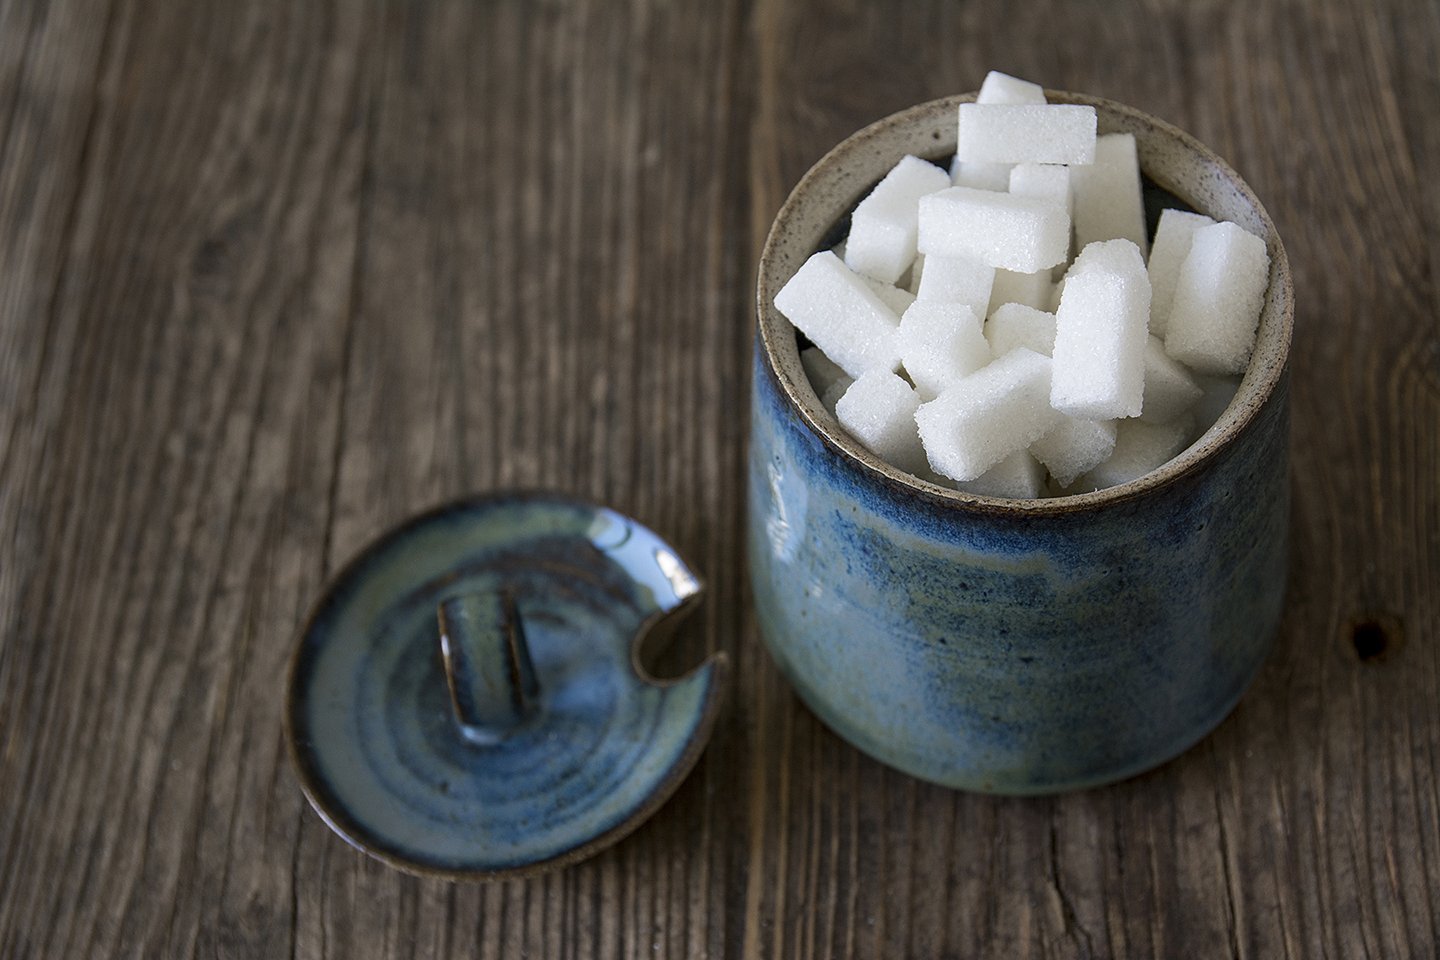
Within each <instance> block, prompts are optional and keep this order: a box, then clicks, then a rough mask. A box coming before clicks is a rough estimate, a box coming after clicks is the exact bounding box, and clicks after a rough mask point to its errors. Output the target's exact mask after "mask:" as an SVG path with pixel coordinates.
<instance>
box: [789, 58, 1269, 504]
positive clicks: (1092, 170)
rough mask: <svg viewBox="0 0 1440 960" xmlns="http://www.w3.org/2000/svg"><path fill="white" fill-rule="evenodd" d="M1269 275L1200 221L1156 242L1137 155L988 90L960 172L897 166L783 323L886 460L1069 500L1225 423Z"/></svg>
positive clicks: (1006, 82)
mask: <svg viewBox="0 0 1440 960" xmlns="http://www.w3.org/2000/svg"><path fill="white" fill-rule="evenodd" d="M1072 254H1073V256H1072ZM1269 267H1270V258H1269V254H1268V252H1267V250H1266V245H1265V241H1264V240H1262V239H1261V238H1259V237H1256V236H1254V235H1252V234H1250V233H1247V232H1246V231H1245V230H1243V229H1242V228H1240V227H1239V226H1237V225H1236V224H1234V223H1228V222H1220V223H1217V222H1216V221H1214V220H1212V219H1210V218H1209V217H1206V216H1202V215H1200V214H1197V213H1188V212H1184V211H1181V210H1173V209H1167V210H1165V211H1163V212H1162V214H1161V216H1160V220H1159V224H1158V226H1157V228H1156V231H1155V235H1154V237H1153V242H1152V238H1151V237H1150V236H1149V235H1148V234H1147V230H1146V222H1145V213H1144V205H1143V202H1142V194H1141V179H1140V167H1139V162H1138V159H1137V156H1136V149H1135V138H1134V137H1133V136H1132V135H1131V134H1128V133H1111V134H1103V135H1097V132H1096V114H1095V109H1094V108H1093V107H1088V106H1078V105H1073V104H1051V103H1047V102H1046V99H1045V92H1044V90H1043V89H1042V88H1041V87H1039V86H1038V85H1036V84H1033V83H1029V82H1027V81H1024V80H1019V79H1016V78H1014V77H1010V76H1006V75H1005V74H1002V73H996V72H992V73H990V75H989V76H987V77H986V78H985V83H984V85H983V86H982V87H981V89H980V94H979V96H978V98H977V99H976V101H975V102H974V103H965V104H961V106H960V110H959V129H958V142H957V147H956V151H955V156H954V160H953V161H952V162H951V164H950V168H949V170H948V171H946V170H944V169H941V168H940V167H939V166H937V165H935V164H933V163H930V162H928V161H926V160H923V159H920V158H918V157H912V156H907V157H904V158H903V159H901V161H900V162H899V163H897V164H896V165H895V167H894V168H893V169H892V170H891V171H890V172H889V173H888V174H887V175H886V176H885V177H884V179H882V180H881V181H880V183H879V184H877V185H876V186H875V188H874V189H873V190H872V191H871V192H870V193H869V194H868V195H867V196H866V197H865V198H864V199H863V200H861V201H860V203H859V205H858V206H857V207H856V208H855V210H854V213H853V214H852V216H851V221H850V232H849V234H848V236H847V237H846V239H845V240H844V241H843V242H842V243H841V244H840V245H839V246H838V247H836V248H835V249H834V250H824V251H821V252H819V253H816V254H815V255H814V256H812V257H810V259H809V260H807V261H806V262H805V263H804V264H803V265H802V266H801V267H800V269H799V270H797V271H796V273H795V275H794V276H793V277H791V278H790V280H789V282H788V283H786V284H785V286H784V287H783V288H782V289H781V290H780V292H779V293H778V294H777V295H776V297H775V307H776V309H777V310H779V311H780V313H781V314H783V315H784V316H785V317H786V318H787V319H789V320H790V322H791V323H793V324H794V325H795V327H796V328H797V329H798V330H799V331H800V332H801V333H802V334H804V336H805V337H806V338H808V339H809V341H810V343H811V344H813V346H810V347H808V348H806V349H805V350H803V351H802V353H801V361H802V362H803V365H804V368H805V372H806V375H807V376H808V377H809V379H810V383H811V385H812V386H813V387H814V390H815V393H816V395H817V396H818V397H819V398H820V399H821V402H822V403H823V404H824V406H825V407H826V408H827V409H828V410H830V411H831V412H832V413H833V414H834V415H835V417H836V419H838V420H839V421H840V424H841V425H842V426H843V427H844V428H845V430H846V431H847V432H849V433H850V434H851V435H852V436H853V437H854V438H855V439H856V440H857V441H858V442H859V443H861V444H862V445H863V446H865V447H866V448H867V449H868V450H870V451H871V452H872V453H874V454H875V455H876V456H878V457H880V458H881V459H883V460H885V461H886V462H888V463H890V464H891V465H892V466H895V467H897V468H899V469H901V470H904V471H907V472H909V473H912V474H914V475H915V476H917V477H920V478H922V479H925V480H928V481H930V482H932V483H939V484H943V485H948V486H952V487H955V488H957V489H960V490H963V491H966V492H969V493H974V494H980V495H985V496H997V497H1011V498H1034V497H1041V496H1054V495H1061V496H1063V495H1068V494H1073V493H1080V492H1086V491H1090V490H1097V489H1100V488H1102V487H1108V486H1114V485H1116V484H1121V483H1126V482H1128V481H1130V480H1134V479H1136V478H1138V477H1141V476H1143V475H1144V474H1146V473H1149V472H1150V471H1152V470H1154V469H1155V468H1157V467H1159V466H1161V465H1162V464H1164V463H1166V462H1167V461H1169V460H1170V459H1172V458H1173V457H1175V456H1176V455H1178V454H1179V453H1180V452H1182V451H1183V450H1184V449H1185V448H1186V447H1187V446H1188V445H1189V444H1190V443H1192V442H1193V441H1194V440H1195V439H1196V438H1197V437H1198V436H1200V435H1201V434H1203V433H1204V432H1205V431H1206V430H1207V429H1208V428H1209V427H1210V426H1211V425H1212V424H1213V423H1214V422H1215V420H1216V419H1218V417H1219V416H1220V415H1221V414H1222V413H1223V412H1224V410H1225V408H1226V407H1227V406H1228V404H1229V402H1230V399H1231V398H1232V397H1233V395H1234V393H1235V391H1236V388H1237V387H1238V385H1239V376H1240V374H1242V373H1243V372H1244V370H1245V368H1246V366H1247V364H1248V363H1249V360H1250V353H1251V351H1252V349H1253V347H1254V342H1255V336H1256V329H1257V326H1258V323H1259V317H1260V310H1261V305H1262V301H1263V299H1264V295H1265V288H1266V285H1267V283H1268V280H1269Z"/></svg>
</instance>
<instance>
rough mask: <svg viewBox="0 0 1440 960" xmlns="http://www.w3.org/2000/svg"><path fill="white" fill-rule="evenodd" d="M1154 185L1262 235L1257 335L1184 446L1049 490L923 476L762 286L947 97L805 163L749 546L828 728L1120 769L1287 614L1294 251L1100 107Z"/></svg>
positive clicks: (918, 150)
mask: <svg viewBox="0 0 1440 960" xmlns="http://www.w3.org/2000/svg"><path fill="white" fill-rule="evenodd" d="M1048 95H1049V97H1050V100H1051V102H1067V103H1082V104H1090V105H1093V106H1094V107H1095V108H1096V110H1097V111H1098V115H1099V129H1100V132H1101V133H1109V132H1129V133H1133V134H1134V135H1135V137H1136V143H1137V150H1138V154H1139V159H1140V164H1141V168H1142V170H1143V171H1144V173H1145V175H1146V177H1147V179H1148V180H1149V181H1151V183H1152V184H1153V185H1155V186H1157V187H1158V188H1160V189H1163V190H1165V191H1168V193H1169V194H1171V195H1172V196H1173V197H1175V198H1178V199H1179V200H1180V201H1181V202H1183V203H1184V204H1187V205H1189V206H1190V207H1192V208H1193V209H1195V210H1198V211H1200V212H1202V213H1206V214H1208V215H1210V216H1212V217H1215V218H1217V219H1225V220H1233V221H1235V222H1237V223H1239V224H1240V225H1241V226H1242V227H1244V228H1246V229H1247V230H1250V231H1251V232H1253V233H1255V234H1257V235H1259V236H1262V237H1264V238H1266V240H1267V243H1268V246H1269V252H1270V257H1271V275H1270V284H1269V289H1268V290H1267V292H1266V296H1265V303H1264V308H1263V313H1262V316H1261V321H1260V329H1259V335H1258V341H1257V346H1256V349H1255V353H1254V357H1253V359H1252V361H1251V364H1250V367H1249V369H1248V370H1247V371H1246V374H1245V376H1244V379H1243V380H1242V382H1241V385H1240V388H1239V390H1238V392H1237V393H1236V395H1235V398H1234V400H1233V401H1232V402H1231V403H1230V406H1229V407H1228V409H1227V410H1226V411H1225V413H1224V414H1223V415H1221V417H1220V419H1219V421H1218V422H1216V423H1215V424H1214V426H1212V427H1210V428H1209V430H1207V431H1206V432H1205V433H1204V434H1203V435H1202V436H1201V437H1200V438H1199V439H1198V440H1196V441H1195V443H1194V444H1193V445H1192V446H1191V447H1190V448H1189V449H1187V450H1186V451H1185V452H1184V453H1182V454H1181V455H1180V456H1178V457H1177V458H1175V459H1174V460H1172V461H1171V462H1169V463H1168V464H1166V465H1165V466H1163V467H1161V468H1160V469H1158V470H1156V471H1154V472H1152V473H1150V474H1148V475H1147V476H1145V477H1142V478H1140V479H1138V480H1134V481H1131V482H1129V483H1126V484H1123V485H1121V486H1117V487H1111V488H1108V489H1105V490H1101V491H1097V492H1093V493H1086V494H1082V495H1078V496H1068V497H1059V498H1052V499H1045V500H1005V499H998V498H992V497H982V496H976V495H971V494H966V493H961V492H959V491H956V490H953V489H949V488H946V487H941V486H937V485H934V484H932V483H928V482H926V481H924V480H920V479H917V478H915V477H913V476H910V475H909V474H907V473H904V472H902V471H899V470H897V469H895V468H893V467H891V466H889V465H888V464H886V463H884V462H883V461H881V460H879V459H877V458H876V457H875V456H874V455H872V454H871V453H869V452H868V451H867V450H865V449H864V448H863V447H861V446H860V445H859V444H858V443H856V442H855V441H854V440H852V439H851V438H850V437H849V436H848V435H847V434H846V433H845V432H844V431H843V430H842V429H841V427H840V425H839V424H838V423H837V422H836V421H835V419H834V417H833V416H831V414H830V413H828V412H827V411H826V409H825V407H824V406H823V405H822V404H821V403H820V401H819V399H818V398H817V397H816V396H815V392H814V391H813V389H812V388H811V387H810V384H809V382H808V380H807V379H806V377H805V374H804V371H803V369H802V367H801V364H800V361H799V352H798V345H797V341H796V334H795V330H794V328H793V327H792V326H791V325H790V323H789V322H788V321H786V320H785V318H784V317H782V316H781V315H780V314H779V313H778V312H777V311H776V310H775V308H774V298H775V294H776V293H777V292H778V291H779V289H780V288H781V287H782V286H783V285H784V283H785V282H786V281H787V280H788V279H789V278H790V276H791V275H793V273H794V272H795V270H796V269H797V268H798V267H799V266H800V264H801V263H803V262H804V260H805V259H806V257H808V256H809V255H810V254H812V253H814V252H815V251H816V250H818V249H822V248H823V247H825V246H827V245H828V244H830V243H833V242H834V240H835V239H837V238H838V237H837V230H838V229H843V223H844V219H845V217H846V215H847V214H848V212H849V211H850V210H851V209H852V208H853V206H854V205H855V203H856V202H857V201H858V200H859V199H860V198H861V197H862V196H864V194H865V193H866V192H867V191H868V190H869V188H870V187H871V186H872V185H873V184H874V183H875V182H876V181H877V180H879V179H880V178H881V177H882V176H884V174H885V173H886V172H887V171H888V170H889V169H890V167H891V166H893V165H894V164H895V162H896V161H898V160H899V159H900V157H901V156H903V155H905V154H907V153H908V154H915V155H918V156H922V157H928V158H931V159H935V160H937V161H939V162H944V161H945V160H948V157H949V155H950V154H951V153H952V152H953V151H954V146H955V117H956V108H957V106H958V104H959V103H961V102H963V101H966V100H970V99H973V97H972V96H962V97H951V98H947V99H944V100H937V101H933V102H931V103H927V104H922V105H920V106H917V107H914V108H912V109H909V110H906V111H904V112H901V113H898V114H895V115H893V116H891V117H888V118H886V119H885V120H882V121H880V122H878V123H876V124H874V125H872V126H870V127H868V128H866V129H865V130H862V131H861V132H860V133H857V134H856V135H855V136H853V137H851V138H850V139H848V140H846V141H845V142H843V143H841V144H840V145H839V146H837V147H836V148H835V149H834V150H832V151H831V152H830V153H829V154H828V155H826V156H825V157H824V158H823V159H822V160H820V162H819V163H817V164H816V165H815V167H814V168H812V169H811V170H810V172H809V173H807V174H806V175H805V177H804V179H802V180H801V182H800V183H799V185H798V186H797V187H796V188H795V190H794V191H793V192H792V193H791V195H790V197H789V199H788V200H787V201H786V203H785V205H784V206H783V207H782V208H781V210H780V212H779V214H778V215H777V217H776V219H775V222H774V225H773V227H772V229H771V231H770V235H769V238H768V240H767V242H766V245H765V250H764V253H763V255H762V258H761V263H760V271H759V278H758V291H757V296H758V304H757V309H758V320H759V323H758V332H757V336H756V351H755V365H754V386H753V404H752V411H751V416H752V423H751V448H750V468H749V502H750V517H749V553H750V565H751V576H752V579H753V585H754V592H755V601H756V610H757V614H758V617H759V621H760V627H761V632H762V635H763V637H764V639H765V642H766V644H767V645H768V647H769V649H770V651H771V653H772V654H773V656H774V657H775V660H776V661H777V662H778V664H779V665H780V668H781V670H782V671H783V672H784V673H785V675H786V676H787V677H788V678H789V680H790V682H791V683H792V684H793V685H794V687H795V689H796V690H797V691H798V692H799V694H800V696H801V697H802V698H803V699H804V700H805V702H806V703H807V704H808V705H809V706H810V707H811V709H813V710H814V711H815V713H816V714H818V715H819V716H820V717H821V719H823V720H824V721H825V723H826V724H828V725H829V726H830V727H831V728H832V729H833V730H835V731H836V732H837V733H839V734H840V735H841V736H842V737H844V738H845V739H846V740H848V741H850V742H851V743H853V744H854V745H855V746H857V747H859V748H860V749H861V750H864V751H865V752H866V753H868V754H870V755H872V756H874V757H876V758H878V759H879V760H881V761H883V762H885V763H887V764H890V765H892V766H894V767H897V768H899V769H901V770H904V771H906V772H907V773H910V774H913V775H915V776H917V777H921V778H923V779H925V780H930V781H934V782H936V783H941V784H945V785H947V786H952V787H958V788H962V789H967V790H978V791H985V792H990V793H1004V794H1036V793H1051V792H1057V791H1062V790H1070V789H1075V788H1080V787H1086V786H1091V785H1095V784H1100V783H1105V782H1109V781H1113V780H1118V779H1121V778H1124V777H1127V776H1131V775H1133V774H1136V773H1139V772H1141V771H1143V770H1146V769H1149V768H1151V767H1153V766H1156V765H1157V764H1160V763H1162V762H1164V761H1165V760H1168V759H1170V758H1171V757H1174V756H1176V755H1177V754H1179V753H1181V752H1182V751H1184V750H1185V749H1186V748H1187V747H1189V746H1190V745H1192V744H1194V743H1195V742H1196V741H1197V740H1199V739H1200V738H1201V737H1203V736H1204V735H1205V734H1206V733H1208V732H1209V731H1210V730H1212V729H1213V728H1214V727H1215V726H1216V725H1217V724H1218V723H1219V722H1220V721H1221V720H1222V719H1223V718H1224V717H1225V716H1226V714H1228V713H1229V712H1230V710H1231V709H1232V708H1233V707H1234V706H1235V704H1236V703H1237V701H1238V700H1239V699H1240V696H1241V694H1242V693H1243V692H1244V691H1245V689H1246V687H1247V686H1248V685H1249V683H1250V682H1251V680H1252V678H1253V677H1254V675H1255V673H1256V672H1257V670H1258V669H1259V667H1260V664H1261V662H1262V661H1263V659H1264V657H1265V655H1266V653H1267V651H1268V650H1269V648H1270V645H1271V641H1272V638H1273V636H1274V634H1275V631H1276V629H1277V627H1278V624H1279V621H1280V617H1281V612H1282V606H1283V598H1284V587H1285V571H1286V527H1287V518H1288V511H1289V494H1288V490H1289V487H1288V475H1287V471H1288V462H1287V451H1286V445H1287V437H1288V400H1287V376H1286V357H1287V354H1288V350H1289V343H1290V335H1291V328H1292V324H1293V305H1292V287H1291V279H1290V271H1289V265H1288V262H1287V260H1286V257H1285V251H1284V248H1283V247H1282V245H1281V242H1280V238H1279V236H1278V234H1277V233H1276V230H1275V226H1274V224H1273V223H1272V222H1271V220H1270V218H1269V216H1268V215H1267V214H1266V212H1265V210H1264V208H1263V207H1262V206H1261V205H1260V202H1259V201H1258V200H1257V199H1256V198H1255V196H1254V194H1253V193H1252V192H1251V190H1250V189H1249V187H1248V186H1246V184H1245V183H1244V182H1243V181H1242V180H1241V179H1240V177H1239V176H1238V175H1237V174H1236V173H1235V172H1234V171H1233V170H1231V169H1230V168H1229V167H1228V166H1227V165H1226V164H1225V163H1224V161H1222V160H1220V159H1219V158H1218V157H1217V156H1215V155H1214V154H1213V153H1212V152H1210V151H1209V150H1207V149H1206V148H1205V147H1204V146H1202V145H1201V144H1200V143H1198V142H1197V141H1195V140H1194V139H1193V138H1192V137H1190V136H1188V135H1187V134H1185V133H1183V132H1181V131H1179V130H1177V129H1175V128H1174V127H1171V126H1169V125H1168V124H1165V123H1163V122H1161V121H1159V120H1156V119H1155V118H1153V117H1150V116H1147V115H1146V114H1143V113H1141V112H1139V111H1137V110H1133V109H1131V108H1129V107H1125V106H1123V105H1120V104H1116V103H1113V102H1111V101H1107V100H1101V99H1098V98H1091V97H1084V96H1078V95H1074V94H1068V93H1062V92H1056V91H1051V92H1049V93H1048Z"/></svg>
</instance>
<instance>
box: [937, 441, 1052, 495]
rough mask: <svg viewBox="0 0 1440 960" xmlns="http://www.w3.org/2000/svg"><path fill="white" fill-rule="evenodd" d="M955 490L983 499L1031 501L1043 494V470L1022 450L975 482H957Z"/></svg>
mask: <svg viewBox="0 0 1440 960" xmlns="http://www.w3.org/2000/svg"><path fill="white" fill-rule="evenodd" d="M955 488H956V489H957V490H963V491H965V492H966V493H974V494H977V495H979V496H982V497H1009V498H1011V499H1012V500H1033V499H1035V498H1036V497H1038V496H1040V495H1041V494H1042V493H1043V492H1044V490H1045V468H1044V467H1042V466H1040V464H1039V463H1038V462H1037V461H1036V460H1035V458H1034V457H1032V456H1030V454H1028V453H1026V452H1025V451H1024V450H1016V451H1015V452H1014V453H1012V454H1010V456H1008V457H1006V458H1005V459H1004V460H1001V461H1000V462H999V463H997V464H995V466H993V467H991V468H990V469H989V470H986V471H985V472H984V473H982V474H980V476H978V477H976V478H975V479H974V480H961V481H956V483H955Z"/></svg>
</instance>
